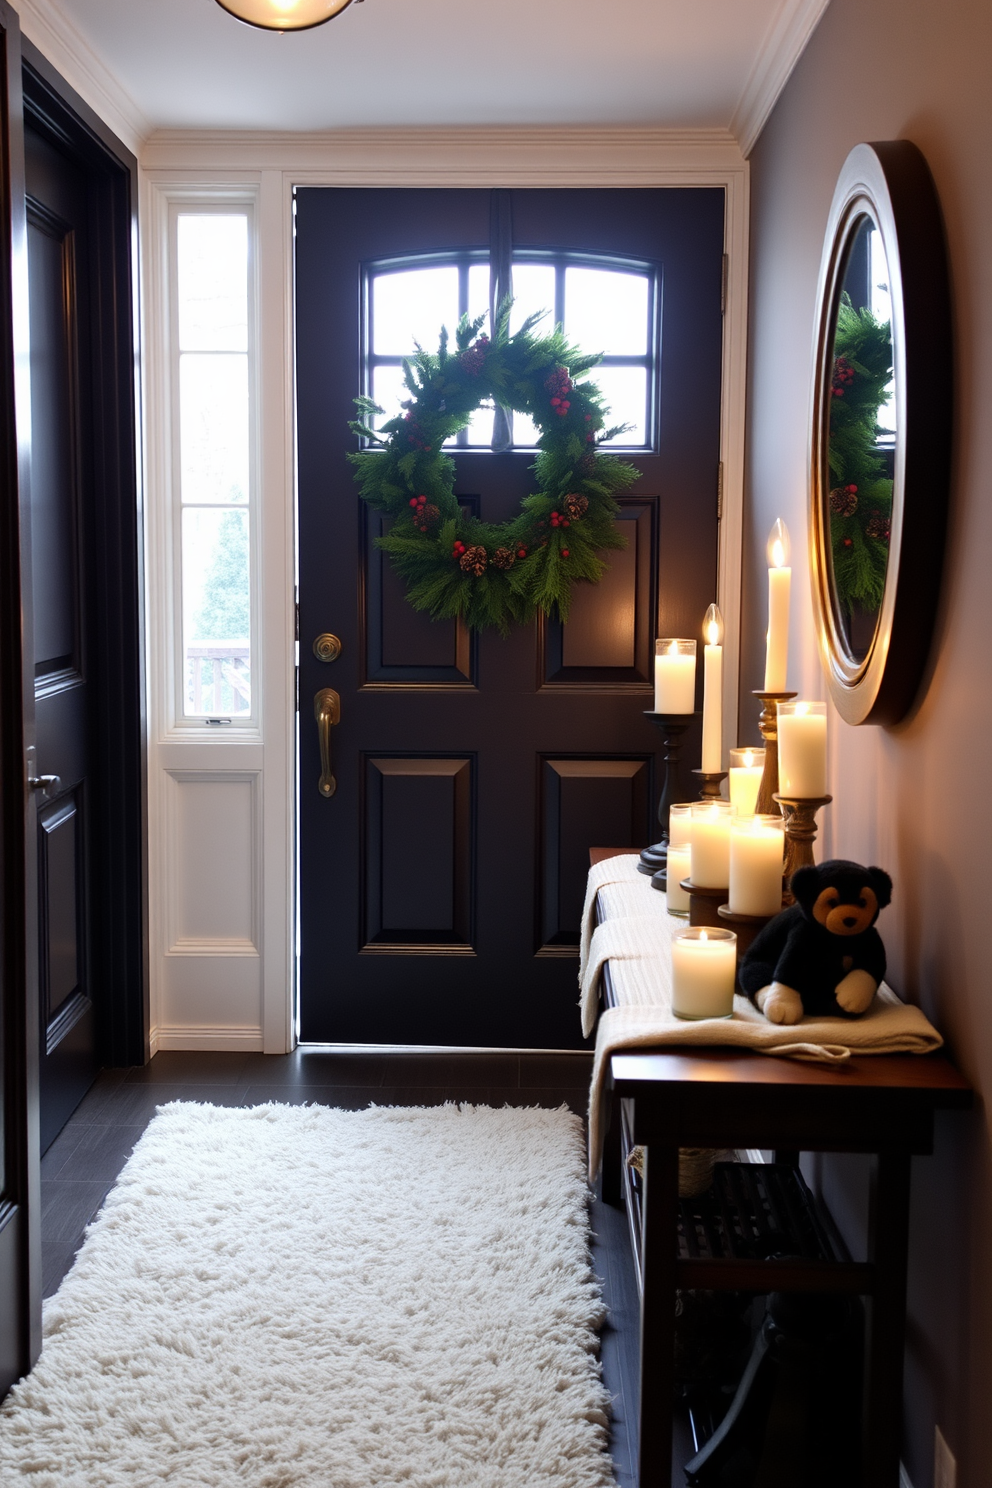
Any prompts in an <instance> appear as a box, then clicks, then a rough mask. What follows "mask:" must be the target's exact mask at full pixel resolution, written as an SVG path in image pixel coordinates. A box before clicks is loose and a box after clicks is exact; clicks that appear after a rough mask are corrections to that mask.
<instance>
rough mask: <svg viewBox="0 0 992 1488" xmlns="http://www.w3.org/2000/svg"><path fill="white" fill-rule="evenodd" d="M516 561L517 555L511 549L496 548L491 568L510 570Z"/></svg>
mask: <svg viewBox="0 0 992 1488" xmlns="http://www.w3.org/2000/svg"><path fill="white" fill-rule="evenodd" d="M516 561H517V555H516V553H515V552H514V550H513V549H512V548H497V549H496V551H495V553H494V554H493V559H492V562H493V568H503V569H506V568H512V567H513V565H514V563H516Z"/></svg>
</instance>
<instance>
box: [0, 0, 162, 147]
mask: <svg viewBox="0 0 992 1488" xmlns="http://www.w3.org/2000/svg"><path fill="white" fill-rule="evenodd" d="M14 3H15V5H16V7H17V13H18V16H19V17H20V22H21V32H22V33H23V35H24V36H26V37H27V38H28V40H29V41H32V42H33V43H34V45H35V46H36V47H37V48H38V50H39V52H42V53H43V54H44V55H45V56H46V57H47V58H48V60H49V62H51V64H52V66H53V67H55V68H56V69H57V70H58V71H59V72H60V73H61V75H62V77H63V78H64V79H65V81H66V82H67V83H68V84H69V86H70V88H74V89H75V91H76V92H77V93H78V94H79V96H80V98H82V99H83V100H84V101H85V102H86V103H88V104H89V106H90V108H91V109H93V111H94V113H96V114H99V116H100V118H101V119H102V120H103V122H104V123H105V124H106V125H107V126H108V127H109V128H110V129H112V130H113V131H114V133H115V134H116V135H117V136H118V138H119V139H120V140H121V141H122V143H123V144H125V145H127V147H128V149H129V150H131V151H132V152H133V154H135V155H137V154H138V153H139V152H140V149H141V142H142V140H144V139H145V138H146V137H147V135H148V134H150V133H151V127H152V126H151V122H150V120H149V119H147V118H146V117H145V115H144V114H143V113H142V112H141V110H140V108H139V107H138V105H137V104H136V103H135V101H134V99H133V98H131V97H130V95H129V94H128V93H126V92H125V90H124V89H123V88H122V87H121V84H120V83H119V82H118V81H117V79H116V78H115V77H114V75H113V73H112V72H111V71H110V70H109V68H108V67H107V66H106V64H105V63H104V62H102V61H101V59H100V58H99V57H98V56H97V54H96V52H95V51H94V50H93V48H92V47H91V46H90V44H89V42H88V41H87V40H86V39H85V37H84V36H83V35H82V33H81V32H80V31H79V29H78V27H77V26H76V25H75V23H74V22H73V21H71V20H70V19H69V17H68V16H67V15H66V13H65V11H64V10H63V9H62V7H61V6H60V5H58V4H57V3H56V0H14Z"/></svg>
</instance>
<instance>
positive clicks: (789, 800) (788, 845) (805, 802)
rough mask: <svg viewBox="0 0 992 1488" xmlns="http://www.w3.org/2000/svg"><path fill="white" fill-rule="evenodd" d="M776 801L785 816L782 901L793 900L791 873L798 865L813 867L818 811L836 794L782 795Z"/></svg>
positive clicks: (792, 901)
mask: <svg viewBox="0 0 992 1488" xmlns="http://www.w3.org/2000/svg"><path fill="white" fill-rule="evenodd" d="M772 799H773V800H774V801H777V802H778V804H779V806H780V807H781V810H782V815H783V816H784V817H785V866H784V868H783V870H782V878H783V881H784V883H785V892H784V893H783V895H782V898H783V901H785V902H787V903H789V904H793V903H795V899H794V897H793V895H792V892H791V890H790V889H789V884H790V883H791V882H792V875H793V874H794V873H795V871H796V869H797V868H806V867H810V868H812V867H813V866H814V859H813V843H814V842H815V841H816V813H817V812H818V811H819V809H820V807H821V806H829V804H830V802H831V801H832V800H833V796H780V795H777V794H776V795H775V796H773V797H772Z"/></svg>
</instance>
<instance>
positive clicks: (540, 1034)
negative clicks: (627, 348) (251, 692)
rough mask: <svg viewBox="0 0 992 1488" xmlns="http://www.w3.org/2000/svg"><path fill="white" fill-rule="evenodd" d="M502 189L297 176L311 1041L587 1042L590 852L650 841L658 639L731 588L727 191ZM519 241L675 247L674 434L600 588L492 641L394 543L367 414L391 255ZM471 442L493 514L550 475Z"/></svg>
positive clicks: (472, 485)
mask: <svg viewBox="0 0 992 1488" xmlns="http://www.w3.org/2000/svg"><path fill="white" fill-rule="evenodd" d="M497 195H498V197H499V202H498V207H499V211H498V212H496V211H495V210H494V207H495V206H496V205H497V203H495V202H494V198H493V194H492V193H490V192H488V191H461V190H452V191H419V190H416V191H414V190H411V191H403V190H382V191H380V190H362V191H352V190H348V189H340V188H301V189H300V190H299V191H298V192H297V215H296V275H297V278H296V294H297V400H298V401H297V406H298V448H299V502H300V507H299V524H300V525H299V531H300V699H301V710H302V711H301V734H300V741H301V743H300V748H301V754H300V770H301V775H300V782H301V783H300V792H301V795H300V868H301V881H300V904H301V993H300V996H301V1007H300V1013H301V1034H302V1037H303V1039H304V1040H315V1041H320V1040H335V1041H337V1040H340V1041H344V1042H348V1041H368V1042H372V1043H392V1042H397V1043H440V1044H451V1045H490V1046H506V1047H513V1046H516V1047H551V1048H555V1047H557V1048H567V1047H577V1046H580V1045H581V1037H580V1031H579V1026H578V1017H577V1013H576V997H577V989H576V970H577V963H576V957H577V945H578V926H579V916H580V912H581V905H582V894H583V886H584V882H585V874H586V869H587V866H588V849H589V848H590V847H591V846H595V845H611V846H625V845H629V846H631V847H641V846H643V845H644V844H645V843H646V842H647V841H648V840H649V833H650V829H651V820H652V808H653V803H654V801H655V800H656V792H657V763H658V761H659V759H660V753H661V741H660V738H659V735H658V734H657V732H656V731H655V729H654V728H653V727H652V725H651V724H650V722H649V721H648V720H646V719H645V717H644V712H645V710H649V709H651V707H652V705H653V687H652V667H653V643H654V638H655V636H656V635H658V634H676V635H678V634H684V635H693V634H696V633H698V630H699V626H700V624H701V620H702V616H703V614H704V612H705V610H706V607H707V605H708V604H709V603H710V602H711V600H712V599H713V596H714V594H715V589H716V537H717V511H716V502H717V473H718V461H719V410H720V371H721V343H722V321H721V310H720V287H721V269H722V253H723V205H724V204H723V193H722V191H707V190H693V191H679V190H669V191H589V192H582V191H527V190H520V191H511V192H500V193H498V194H497ZM494 218H496V219H498V223H499V232H498V233H497V234H496V239H497V241H496V242H494V243H493V244H491V243H490V228H491V222H492V220H493V219H494ZM511 238H512V245H513V249H514V251H516V250H520V251H522V252H532V253H534V254H537V253H542V254H544V253H546V254H547V256H548V262H551V261H552V260H554V261H555V262H556V263H558V264H561V263H563V262H566V261H570V260H569V257H568V256H569V255H572V256H573V257H577V256H579V255H586V256H588V255H589V254H601V255H612V256H613V259H614V261H618V259H619V258H625V259H627V260H633V261H636V262H637V263H642V264H646V265H650V266H653V269H652V272H653V273H654V276H655V277H654V281H653V282H655V284H656V285H657V289H658V294H659V300H660V304H661V312H660V337H661V355H660V373H659V377H658V382H657V398H656V403H657V406H656V408H655V409H654V410H653V413H652V417H651V418H650V419H649V420H648V424H649V426H652V427H656V429H657V441H656V443H655V444H654V445H653V446H652V447H651V448H649V449H646V450H639V451H637V452H636V453H633V454H632V455H631V456H630V458H631V459H632V461H633V463H634V464H635V465H636V466H637V467H638V469H639V470H640V472H641V480H640V481H639V482H638V484H637V486H636V487H635V488H634V490H633V491H632V492H631V493H630V495H628V496H626V497H625V498H624V500H623V502H622V503H621V512H620V516H619V518H618V520H619V522H620V524H621V527H622V530H623V531H624V533H625V534H626V535H627V536H628V539H629V543H628V547H627V549H626V550H625V551H624V552H622V553H617V554H610V555H609V559H610V569H609V572H608V574H607V576H606V578H605V580H604V581H603V583H602V584H600V585H598V586H582V585H580V586H577V593H576V596H575V604H574V609H573V611H572V615H571V618H570V620H569V622H568V623H567V625H561V624H560V623H558V622H556V621H544V622H541V623H535V624H533V625H529V626H525V627H521V626H518V627H516V628H514V629H513V630H512V631H511V633H510V635H509V636H507V637H505V638H503V637H500V636H499V635H495V634H485V635H483V636H481V637H475V636H470V635H468V634H467V633H465V631H464V628H463V627H459V626H458V625H455V624H452V623H445V624H434V623H433V622H431V621H429V620H426V619H425V618H424V617H423V616H420V615H418V614H417V613H416V612H415V611H414V610H413V609H412V608H411V607H410V605H409V603H408V602H407V600H406V598H405V595H404V592H403V588H402V586H401V585H400V583H399V581H398V580H397V578H396V576H395V574H394V573H393V572H392V571H391V570H390V568H389V566H388V563H386V564H384V562H383V558H382V555H381V554H380V553H379V551H378V550H377V549H376V548H375V546H374V537H375V535H376V534H377V533H378V532H379V531H381V527H380V525H379V522H380V519H379V518H378V517H377V516H374V515H371V514H369V513H367V512H366V511H365V509H364V507H363V504H362V503H361V501H360V500H359V498H358V495H357V490H356V487H355V484H354V480H353V473H354V472H353V468H352V467H351V465H350V464H349V463H348V461H347V459H346V454H347V452H348V450H349V449H353V448H354V447H355V442H354V438H353V436H352V435H351V434H350V433H349V432H348V428H347V425H348V420H349V419H350V418H351V417H353V416H354V404H353V399H354V398H355V396H356V394H357V393H359V392H360V391H361V390H362V380H361V379H362V354H363V350H362V327H363V305H362V286H363V282H364V279H363V276H364V275H365V274H366V273H367V272H368V270H369V266H370V265H374V264H377V263H379V262H382V261H387V260H388V261H393V260H396V259H398V258H402V257H404V256H406V255H416V254H428V255H432V254H438V253H452V252H459V253H464V254H470V253H472V252H475V253H476V255H478V254H479V253H483V254H489V253H491V252H494V253H498V252H503V251H505V249H506V247H507V244H508V242H509V240H510V239H511ZM559 282H560V281H559ZM556 293H558V291H556ZM552 308H554V309H555V311H556V313H557V312H558V311H559V310H560V305H559V306H556V307H552ZM437 330H438V332H439V331H440V326H438V327H437ZM588 349H590V350H592V349H595V348H588ZM453 454H454V458H455V465H456V483H455V490H456V493H457V495H458V497H459V499H460V500H463V501H465V502H471V503H472V504H473V506H474V507H475V509H476V510H478V512H479V514H480V515H481V516H482V517H483V518H484V519H485V520H487V521H503V520H506V519H508V518H510V517H512V516H513V515H514V513H515V512H516V510H517V508H518V506H519V503H520V501H521V500H522V498H523V497H524V496H525V495H527V494H528V492H529V491H530V490H531V489H532V483H533V474H532V471H531V466H532V464H533V459H534V451H533V450H530V451H527V450H515V449H511V450H505V451H503V452H500V453H496V452H494V451H492V450H491V449H473V448H469V447H459V448H458V449H456V450H454V451H453ZM323 631H332V632H334V633H335V634H336V635H338V636H340V638H341V640H342V642H343V650H342V653H341V656H340V658H339V659H338V660H337V661H335V662H334V663H333V664H332V665H329V666H328V665H322V664H321V663H320V662H319V661H317V660H316V659H315V658H314V657H313V655H312V652H311V646H312V642H313V640H314V638H315V637H316V636H317V635H319V634H320V633H321V632H323ZM327 686H331V687H333V688H335V690H337V691H338V692H339V694H340V698H341V718H340V723H339V725H338V726H337V727H336V728H335V729H334V740H333V749H334V769H335V774H336V776H337V791H336V793H335V794H334V796H333V797H330V798H322V797H321V796H320V794H319V792H318V790H317V780H318V777H319V773H320V763H319V757H318V747H317V743H318V741H317V735H316V728H315V725H314V724H313V722H312V715H313V705H312V698H313V696H314V694H315V693H316V692H317V691H318V689H320V688H322V687H327ZM690 737H691V736H690ZM689 747H690V748H691V747H692V745H691V744H690V746H689Z"/></svg>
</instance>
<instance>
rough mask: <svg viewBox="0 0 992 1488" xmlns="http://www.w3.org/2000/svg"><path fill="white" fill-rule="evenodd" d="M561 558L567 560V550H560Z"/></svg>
mask: <svg viewBox="0 0 992 1488" xmlns="http://www.w3.org/2000/svg"><path fill="white" fill-rule="evenodd" d="M561 556H562V557H563V558H567V557H568V549H567V548H562V550H561Z"/></svg>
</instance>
